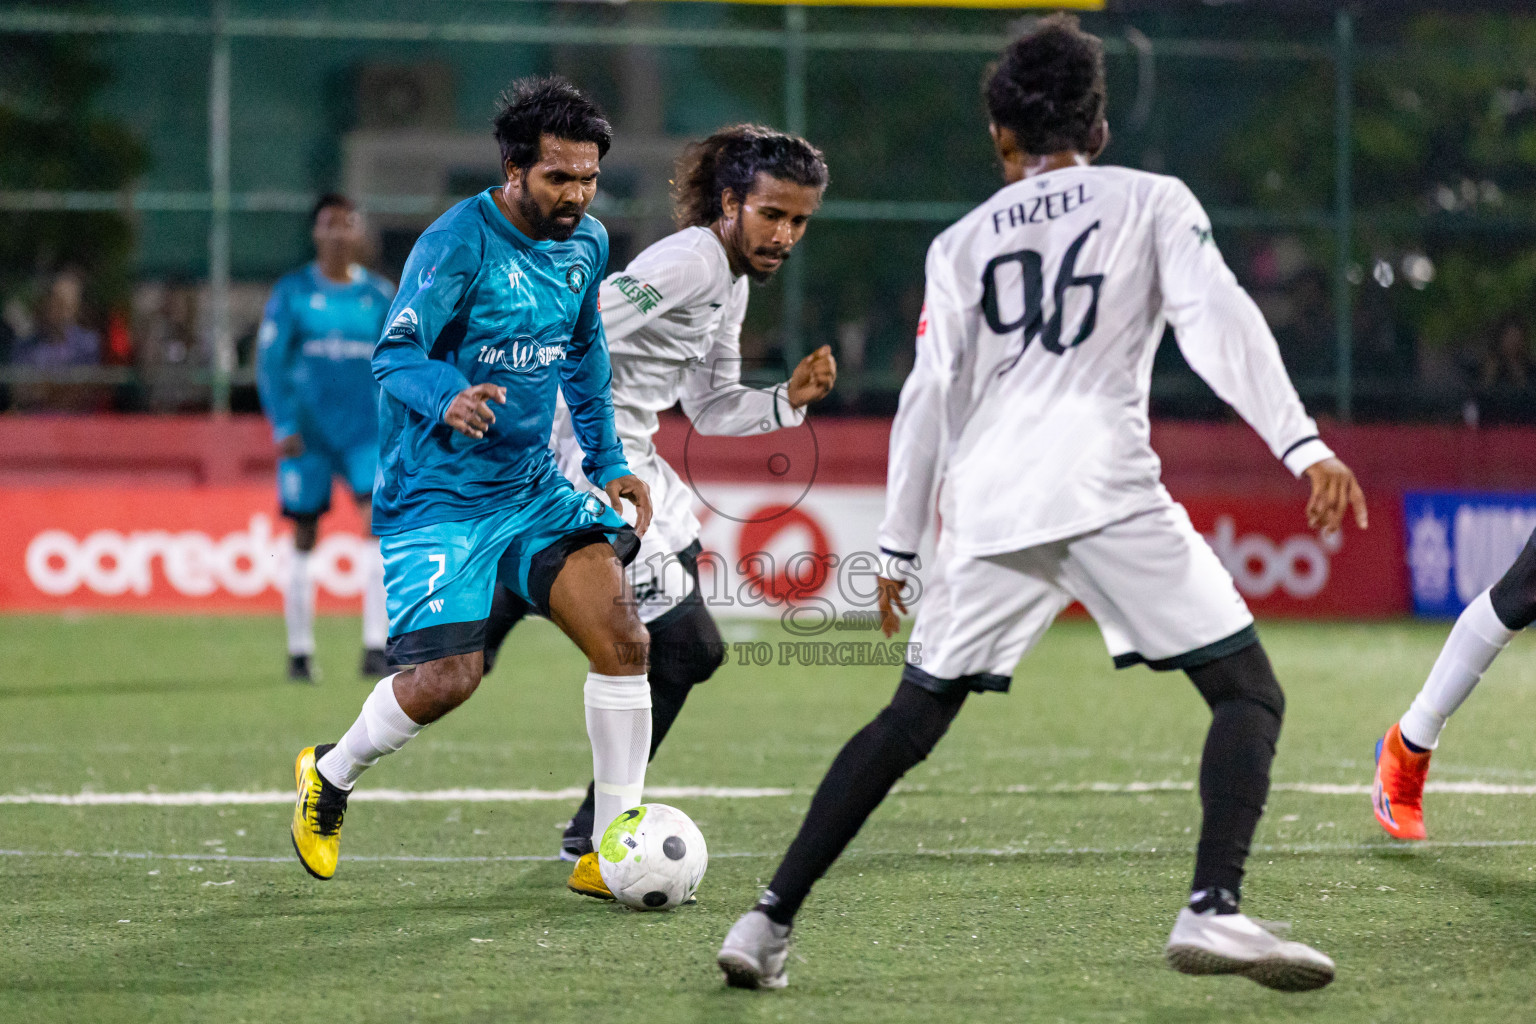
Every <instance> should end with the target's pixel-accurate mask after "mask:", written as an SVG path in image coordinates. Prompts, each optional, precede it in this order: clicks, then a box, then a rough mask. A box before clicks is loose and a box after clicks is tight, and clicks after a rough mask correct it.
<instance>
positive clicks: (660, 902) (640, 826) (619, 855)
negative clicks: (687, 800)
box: [597, 804, 709, 910]
mask: <svg viewBox="0 0 1536 1024" xmlns="http://www.w3.org/2000/svg"><path fill="white" fill-rule="evenodd" d="M597 866H598V870H599V871H601V872H602V875H603V884H604V885H606V886H608V889H609V891H610V892H612V893H613V898H614V899H616V900H618V901H619V902H620V903H622V904H624V905H625V906H626V907H633V908H634V909H636V910H672V909H673V908H674V907H678V906H681V905H682V904H684V903H687V902H688V901H689V900H691V899H693V894H694V892H695V890H697V889H698V887H699V882H700V881H702V880H703V878H704V869H705V868H707V867H708V866H709V850H708V849H707V848H706V847H705V846H704V836H703V835H702V834H701V833H700V832H699V827H698V826H697V825H695V824H694V823H693V820H692V819H691V818H689V817H688V815H686V814H684V813H683V812H682V811H680V810H678V809H677V808H676V807H668V806H667V805H666V804H641V805H640V806H638V807H631V808H630V809H629V810H627V811H625V812H624V813H623V814H621V815H619V816H618V817H617V818H615V819H613V824H611V825H609V826H608V830H607V831H606V832H604V833H603V841H602V843H601V844H599V846H598V848H597Z"/></svg>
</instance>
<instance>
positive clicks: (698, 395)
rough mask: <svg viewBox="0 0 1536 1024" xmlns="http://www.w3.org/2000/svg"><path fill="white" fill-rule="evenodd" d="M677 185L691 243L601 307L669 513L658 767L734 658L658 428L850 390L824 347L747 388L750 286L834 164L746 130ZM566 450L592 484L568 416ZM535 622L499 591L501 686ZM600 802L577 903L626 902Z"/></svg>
mask: <svg viewBox="0 0 1536 1024" xmlns="http://www.w3.org/2000/svg"><path fill="white" fill-rule="evenodd" d="M676 182H677V184H676V186H675V190H674V191H675V195H674V200H675V206H676V211H677V220H678V222H679V224H680V226H681V230H679V231H678V232H676V233H675V234H672V235H668V236H667V237H665V238H663V239H661V240H660V241H658V242H656V243H655V244H654V245H652V246H650V247H649V248H647V249H646V250H645V251H644V252H642V253H640V254H639V255H638V256H636V257H635V258H634V260H633V261H631V262H630V264H629V266H628V267H626V268H625V269H624V270H623V271H622V272H619V273H615V274H612V275H611V276H609V278H608V279H607V280H606V281H604V282H603V285H602V289H601V292H600V297H601V308H602V315H603V329H604V331H605V332H606V333H607V336H608V350H609V356H610V359H611V360H612V363H613V413H614V425H615V427H616V428H617V429H618V433H619V438H620V439H621V440H622V441H623V443H624V455H625V457H626V459H628V461H629V465H630V468H631V469H632V470H633V471H634V472H635V473H636V474H637V475H638V476H639V477H640V478H641V479H643V480H644V481H645V482H646V484H647V485H648V486H649V487H650V488H651V500H652V503H653V507H654V509H655V513H654V516H653V518H652V519H651V528H650V530H649V531H647V532H646V534H645V536H644V538H642V540H641V544H640V553H639V554H638V555H637V556H636V557H635V559H634V561H633V562H631V563H630V565H629V568H628V570H627V571H628V573H629V577H630V583H631V586H632V588H633V592H634V594H635V599H636V601H637V602H638V603H639V613H640V620H641V621H642V622H643V623H645V625H646V628H647V629H648V630H649V631H650V635H651V645H650V668H649V673H648V675H649V680H650V684H651V754H652V756H654V755H655V753H656V748H657V747H658V746H659V745H660V744H661V741H662V739H663V738H664V737H665V736H666V734H667V731H668V729H670V728H671V726H672V723H673V721H674V720H675V719H676V718H677V715H678V712H679V711H681V710H682V706H683V702H684V701H685V700H687V698H688V692H689V690H690V689H691V688H692V687H693V686H694V685H696V684H698V683H701V682H703V681H704V680H706V679H708V678H709V677H710V675H712V674H713V673H714V671H715V669H716V668H718V667H719V666H720V664H721V662H722V660H723V659H724V655H725V642H724V641H723V640H722V639H721V637H720V631H719V629H718V628H716V626H715V622H714V620H713V618H711V616H710V614H709V611H708V609H707V608H706V607H705V605H704V602H703V599H702V597H701V595H700V594H699V590H698V562H697V560H698V556H699V554H700V545H699V530H700V526H699V521H698V519H697V518H695V516H694V514H693V491H692V488H691V487H690V486H689V485H688V484H687V483H686V482H685V481H684V480H683V479H682V478H680V477H679V476H678V473H677V471H676V470H675V469H673V467H672V466H670V465H669V464H668V463H667V462H666V460H665V459H663V458H662V457H661V455H660V454H659V453H658V452H657V451H656V446H655V443H654V441H653V438H654V436H655V433H656V430H657V427H658V421H657V416H658V414H659V413H661V412H664V411H666V410H668V409H671V408H672V407H673V406H675V405H677V404H678V403H679V402H681V403H682V407H683V412H684V413H685V414H687V416H688V418H689V420H691V421H692V423H693V428H694V429H695V430H697V431H698V432H699V433H700V434H706V435H717V436H718V435H725V436H748V435H753V434H761V433H766V432H769V431H773V430H778V429H779V428H781V427H794V426H798V425H799V424H800V423H802V422H803V421H804V420H805V407H806V406H807V405H808V404H809V403H811V402H814V401H817V400H819V399H821V398H824V397H826V395H827V393H828V392H829V391H831V389H832V386H833V384H834V382H835V381H836V378H837V364H836V361H835V360H834V359H833V357H832V351H831V349H830V348H829V347H827V346H823V347H821V348H819V349H817V350H816V351H815V352H812V353H811V354H810V355H808V356H806V357H805V358H804V359H802V360H801V361H800V363H799V365H797V366H796V367H795V370H794V372H793V373H792V374H791V375H790V377H789V379H788V380H787V381H785V382H783V383H781V384H778V385H776V386H774V387H771V388H752V387H748V386H746V385H745V384H743V383H742V381H741V362H742V357H741V344H740V339H741V325H742V321H743V319H744V318H745V317H746V313H747V296H748V288H749V284H748V279H749V278H750V279H752V280H755V281H758V282H764V281H767V280H768V279H770V278H771V277H772V276H773V275H774V273H775V272H776V271H777V270H778V268H779V267H780V266H782V265H783V263H784V261H785V260H786V259H788V258H789V255H790V251H791V250H792V249H793V248H794V246H795V244H796V243H797V242H798V241H799V240H800V238H801V236H802V235H803V234H804V232H805V228H806V224H807V222H808V221H809V219H810V217H811V215H812V214H813V213H815V211H816V208H817V207H818V206H819V205H820V204H821V196H822V192H823V191H824V190H825V189H826V185H827V167H826V163H825V162H824V161H823V159H822V156H821V153H820V152H819V151H817V150H816V148H815V147H814V146H812V145H811V144H810V143H808V142H806V141H805V140H804V139H800V138H796V137H795V136H792V135H785V134H783V133H781V132H777V131H774V130H772V129H769V128H763V127H759V126H757V125H735V126H733V127H729V128H724V129H721V130H720V131H718V132H716V133H715V134H714V135H712V136H710V137H709V138H707V139H705V140H704V141H703V142H701V143H698V144H696V145H694V146H691V147H689V148H688V150H686V151H685V152H684V154H683V156H682V158H681V160H680V161H679V164H678V169H677V175H676ZM552 443H553V445H554V447H555V450H556V452H557V454H558V455H559V458H560V463H561V468H562V470H564V471H565V473H566V475H567V476H569V477H570V479H571V480H572V481H573V482H576V483H577V484H578V486H582V485H584V477H583V476H582V473H581V457H582V456H581V449H580V447H579V446H578V445H577V444H576V437H575V434H574V432H573V431H572V430H571V424H570V419H569V417H568V416H559V417H557V419H556V423H555V430H554V438H553V441H552ZM529 611H531V609H530V608H529V607H528V605H527V604H526V602H523V601H521V600H519V599H518V598H517V597H516V595H514V594H512V592H511V591H508V590H498V593H497V598H496V604H495V607H494V608H493V610H492V616H491V621H490V623H489V624H488V627H487V639H486V651H485V670H486V671H487V672H489V671H490V670H491V666H492V664H493V663H494V662H495V660H496V656H497V652H498V650H499V648H500V646H501V644H502V642H503V641H504V640H505V638H506V635H507V632H508V631H509V630H510V629H511V628H512V627H513V626H514V625H515V624H516V623H517V622H518V621H519V620H521V619H522V618H523V616H525V615H526V614H528V613H529ZM593 801H594V793H593V790H592V789H591V787H590V786H589V787H588V789H587V797H586V801H585V802H584V803H583V804H582V805H581V807H580V808H578V810H577V811H576V814H575V815H574V817H573V818H572V819H571V821H570V823H569V825H567V827H566V831H565V835H564V837H563V839H562V841H561V850H560V852H561V856H562V857H564V858H565V859H567V860H574V861H577V867H576V868H575V869H574V870H573V872H572V875H571V880H570V883H569V884H570V886H571V888H573V889H575V890H576V891H578V892H581V893H584V894H586V895H590V896H596V897H599V898H611V895H610V894H609V892H608V890H607V888H606V887H605V886H604V885H603V883H602V878H601V876H599V875H598V874H597V871H596V858H595V857H594V856H590V854H591V852H592V842H591V838H590V834H591V831H592V812H593Z"/></svg>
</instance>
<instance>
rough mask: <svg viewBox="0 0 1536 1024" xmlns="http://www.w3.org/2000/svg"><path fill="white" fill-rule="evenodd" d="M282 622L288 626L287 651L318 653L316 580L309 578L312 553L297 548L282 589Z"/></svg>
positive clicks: (293, 653) (297, 653) (290, 652)
mask: <svg viewBox="0 0 1536 1024" xmlns="http://www.w3.org/2000/svg"><path fill="white" fill-rule="evenodd" d="M283 621H284V622H285V623H287V625H288V653H289V654H290V655H299V654H314V653H315V581H314V580H312V579H310V578H309V552H308V551H298V550H295V551H294V553H293V558H292V560H291V561H290V562H289V567H288V586H287V588H286V589H284V590H283Z"/></svg>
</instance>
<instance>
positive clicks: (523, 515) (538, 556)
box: [379, 476, 640, 665]
mask: <svg viewBox="0 0 1536 1024" xmlns="http://www.w3.org/2000/svg"><path fill="white" fill-rule="evenodd" d="M553 481H554V482H553V483H552V484H551V485H549V486H546V487H543V488H541V489H540V490H539V491H537V492H536V493H535V494H533V495H532V496H531V497H530V498H529V499H528V500H527V501H525V502H523V503H522V504H521V505H518V506H516V507H514V508H507V509H502V510H499V511H496V512H492V513H490V514H489V515H485V516H481V517H480V518H478V519H466V520H463V521H461V522H455V523H433V524H432V525H430V526H422V527H418V528H417V529H414V530H407V531H405V532H404V533H397V534H393V535H390V536H386V537H381V538H380V539H379V551H380V553H381V554H382V555H383V556H384V590H385V593H386V595H387V598H388V601H387V607H388V609H389V643H388V645H387V646H386V647H385V652H386V653H387V654H388V656H389V660H390V661H391V663H393V664H396V665H420V664H423V663H424V662H428V661H436V660H437V659H439V658H447V657H450V656H452V655H455V654H468V653H470V652H471V651H478V650H483V649H484V647H485V620H486V619H487V617H489V615H490V613H491V595H492V592H493V591H494V589H495V585H496V583H497V582H498V581H499V582H501V583H502V584H503V585H504V586H506V587H508V588H509V589H511V590H512V591H513V592H515V593H516V594H517V595H518V596H519V597H521V598H523V599H524V600H526V601H527V602H528V603H529V604H531V605H533V606H534V607H535V608H537V609H538V610H539V612H540V613H541V614H543V615H546V616H547V615H548V614H549V589H550V587H551V586H552V585H553V584H554V582H555V577H556V576H558V575H559V574H560V569H561V567H563V566H564V565H565V559H566V557H567V556H568V555H570V553H571V552H573V551H575V550H577V549H578V548H582V547H586V546H587V545H588V544H592V543H596V542H602V541H607V542H608V543H610V544H612V545H613V549H614V551H615V553H616V554H617V555H618V556H619V560H620V561H621V562H623V563H624V564H625V565H628V564H629V562H630V561H631V560H632V559H633V558H634V557H635V552H637V551H638V550H639V549H640V540H639V538H638V537H636V536H635V533H634V531H633V530H632V529H630V526H629V524H628V523H626V522H625V521H624V520H623V519H622V518H620V517H619V515H618V513H616V512H614V511H613V509H611V508H609V507H608V505H607V504H606V503H605V502H604V501H603V500H602V499H601V498H599V497H597V495H595V494H591V493H588V492H585V491H577V490H576V489H575V488H574V487H572V486H571V485H570V482H569V481H567V480H566V479H565V478H564V477H560V476H554V477H553Z"/></svg>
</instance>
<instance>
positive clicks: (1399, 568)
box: [1182, 487, 1409, 618]
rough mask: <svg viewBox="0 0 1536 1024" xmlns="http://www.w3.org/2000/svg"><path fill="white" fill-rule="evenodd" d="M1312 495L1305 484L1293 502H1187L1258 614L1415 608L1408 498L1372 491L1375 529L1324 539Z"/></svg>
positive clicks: (1348, 530) (1379, 612)
mask: <svg viewBox="0 0 1536 1024" xmlns="http://www.w3.org/2000/svg"><path fill="white" fill-rule="evenodd" d="M1305 494H1306V491H1305V488H1300V487H1298V489H1297V494H1296V497H1295V498H1294V499H1293V500H1289V501H1286V500H1281V499H1276V498H1248V497H1240V496H1238V497H1229V496H1217V495H1190V496H1184V497H1183V498H1182V500H1183V503H1184V507H1185V508H1186V509H1188V510H1189V517H1190V519H1191V520H1192V521H1193V522H1194V524H1195V529H1197V530H1199V531H1200V532H1201V533H1202V534H1204V535H1205V539H1206V541H1207V542H1208V543H1209V544H1210V545H1211V547H1212V548H1213V549H1214V550H1215V552H1216V555H1217V557H1219V558H1220V559H1221V561H1222V564H1223V565H1225V566H1226V567H1227V571H1228V572H1230V573H1231V574H1232V578H1233V579H1234V580H1236V582H1237V589H1238V591H1239V592H1240V593H1241V594H1242V595H1243V597H1244V598H1245V599H1246V600H1247V601H1248V605H1249V607H1250V608H1252V609H1253V610H1254V612H1255V614H1259V615H1275V616H1285V617H1303V618H1361V617H1366V618H1375V617H1383V616H1391V615H1405V614H1407V613H1408V611H1409V593H1408V569H1407V564H1406V562H1405V560H1404V557H1403V543H1404V542H1403V519H1402V508H1401V504H1402V502H1400V501H1396V500H1391V498H1389V497H1388V496H1387V495H1385V494H1380V493H1378V494H1375V495H1372V498H1373V499H1374V500H1373V501H1372V503H1371V524H1370V529H1369V530H1366V531H1364V532H1361V531H1360V530H1357V529H1356V528H1355V525H1354V523H1352V522H1351V523H1349V524H1348V525H1347V526H1345V527H1344V529H1343V531H1342V532H1340V533H1339V534H1336V535H1334V536H1329V537H1320V536H1318V535H1317V534H1316V533H1315V532H1313V531H1311V530H1308V529H1307V519H1306V513H1305ZM1392 497H1393V498H1395V497H1396V496H1395V495H1394V496H1392Z"/></svg>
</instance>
